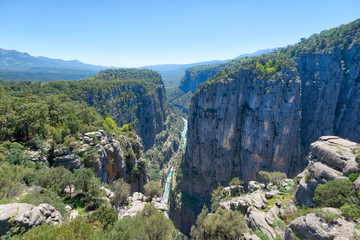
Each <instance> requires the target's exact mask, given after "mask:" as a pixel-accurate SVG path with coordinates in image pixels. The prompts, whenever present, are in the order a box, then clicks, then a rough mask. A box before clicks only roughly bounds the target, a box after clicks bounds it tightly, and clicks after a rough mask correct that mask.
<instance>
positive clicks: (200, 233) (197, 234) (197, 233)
mask: <svg viewBox="0 0 360 240" xmlns="http://www.w3.org/2000/svg"><path fill="white" fill-rule="evenodd" d="M208 213H209V209H208V208H207V207H206V205H204V206H203V208H202V210H201V212H200V214H199V215H198V216H197V218H196V224H195V226H192V227H191V230H190V236H191V238H192V239H206V233H205V226H204V221H205V219H206V217H207V215H208Z"/></svg>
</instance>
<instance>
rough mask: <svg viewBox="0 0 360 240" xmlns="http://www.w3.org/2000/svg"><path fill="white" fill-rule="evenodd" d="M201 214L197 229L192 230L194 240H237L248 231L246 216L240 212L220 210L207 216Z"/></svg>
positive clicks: (203, 212)
mask: <svg viewBox="0 0 360 240" xmlns="http://www.w3.org/2000/svg"><path fill="white" fill-rule="evenodd" d="M205 212H206V209H205V210H204V208H203V211H202V212H201V214H200V215H199V216H198V219H197V221H196V227H193V228H192V230H191V236H192V237H193V238H194V239H199V240H203V239H237V238H238V237H239V236H241V235H242V234H243V233H244V232H245V231H246V230H247V226H246V221H245V219H244V216H243V215H242V214H241V213H240V212H238V211H231V210H230V211H227V210H224V209H222V208H218V209H217V210H216V212H215V213H212V214H207V215H205Z"/></svg>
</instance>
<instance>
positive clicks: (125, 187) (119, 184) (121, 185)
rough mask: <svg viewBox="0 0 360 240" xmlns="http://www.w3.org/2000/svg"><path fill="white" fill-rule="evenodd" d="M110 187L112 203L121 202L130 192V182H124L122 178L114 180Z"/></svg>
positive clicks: (119, 203)
mask: <svg viewBox="0 0 360 240" xmlns="http://www.w3.org/2000/svg"><path fill="white" fill-rule="evenodd" d="M111 189H112V190H113V192H114V196H113V197H112V198H111V203H112V204H118V205H121V204H123V203H124V202H126V200H127V198H128V197H129V196H130V193H131V186H130V184H128V183H126V182H125V181H124V179H122V178H119V179H117V180H116V181H114V182H113V184H112V185H111Z"/></svg>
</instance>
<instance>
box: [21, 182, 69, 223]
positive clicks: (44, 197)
mask: <svg viewBox="0 0 360 240" xmlns="http://www.w3.org/2000/svg"><path fill="white" fill-rule="evenodd" d="M21 202H23V203H30V204H34V205H36V206H37V205H40V204H42V203H48V204H50V205H51V206H53V207H54V208H55V209H56V210H58V211H59V212H60V213H61V215H62V216H63V217H65V216H66V215H67V214H68V212H67V211H66V209H65V204H64V203H63V201H62V199H61V198H60V197H59V196H58V195H57V194H56V193H55V192H53V191H51V190H48V189H45V190H44V192H43V193H41V192H40V191H38V190H34V191H30V192H29V193H28V194H26V195H25V196H24V198H22V199H21Z"/></svg>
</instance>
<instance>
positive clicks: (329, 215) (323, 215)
mask: <svg viewBox="0 0 360 240" xmlns="http://www.w3.org/2000/svg"><path fill="white" fill-rule="evenodd" d="M315 214H316V215H317V216H319V217H321V218H322V219H325V220H326V221H328V222H330V223H332V222H334V221H335V220H336V219H337V218H339V217H341V215H340V214H338V213H332V212H329V211H324V210H322V209H315Z"/></svg>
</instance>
